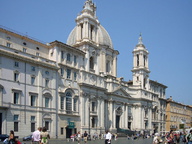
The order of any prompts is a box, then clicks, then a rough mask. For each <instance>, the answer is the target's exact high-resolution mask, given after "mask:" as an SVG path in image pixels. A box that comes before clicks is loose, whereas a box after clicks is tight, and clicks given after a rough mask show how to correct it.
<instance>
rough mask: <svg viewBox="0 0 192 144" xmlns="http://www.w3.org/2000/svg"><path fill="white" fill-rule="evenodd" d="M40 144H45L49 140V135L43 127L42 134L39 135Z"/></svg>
mask: <svg viewBox="0 0 192 144" xmlns="http://www.w3.org/2000/svg"><path fill="white" fill-rule="evenodd" d="M40 138H41V144H47V143H48V139H50V136H49V133H48V132H47V128H46V127H43V129H42V132H41V133H40Z"/></svg>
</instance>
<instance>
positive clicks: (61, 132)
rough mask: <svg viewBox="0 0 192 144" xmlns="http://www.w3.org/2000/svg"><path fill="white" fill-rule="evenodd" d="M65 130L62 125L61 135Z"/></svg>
mask: <svg viewBox="0 0 192 144" xmlns="http://www.w3.org/2000/svg"><path fill="white" fill-rule="evenodd" d="M63 132H64V131H63V127H62V128H61V135H63Z"/></svg>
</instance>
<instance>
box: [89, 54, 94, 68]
mask: <svg viewBox="0 0 192 144" xmlns="http://www.w3.org/2000/svg"><path fill="white" fill-rule="evenodd" d="M89 64H90V65H89V68H90V69H92V70H93V69H94V59H93V57H90V59H89Z"/></svg>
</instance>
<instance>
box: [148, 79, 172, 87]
mask: <svg viewBox="0 0 192 144" xmlns="http://www.w3.org/2000/svg"><path fill="white" fill-rule="evenodd" d="M149 81H150V82H153V83H156V84H158V85H160V86H162V87H164V88H168V87H167V86H166V85H163V84H161V83H159V82H157V81H154V80H149Z"/></svg>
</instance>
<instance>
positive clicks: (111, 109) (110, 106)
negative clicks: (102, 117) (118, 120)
mask: <svg viewBox="0 0 192 144" xmlns="http://www.w3.org/2000/svg"><path fill="white" fill-rule="evenodd" d="M108 103H109V121H111V125H110V128H113V127H114V120H113V115H114V114H113V102H112V101H108Z"/></svg>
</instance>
